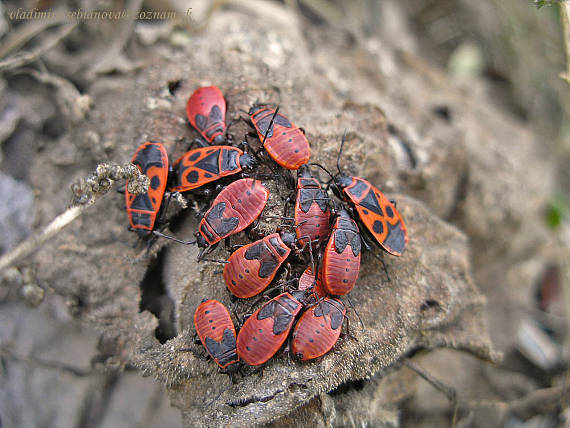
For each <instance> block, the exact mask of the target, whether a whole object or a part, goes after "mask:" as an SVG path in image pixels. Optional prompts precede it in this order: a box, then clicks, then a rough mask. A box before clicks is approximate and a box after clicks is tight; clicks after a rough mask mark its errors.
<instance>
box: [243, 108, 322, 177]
mask: <svg viewBox="0 0 570 428" xmlns="http://www.w3.org/2000/svg"><path fill="white" fill-rule="evenodd" d="M275 113H276V111H275V110H274V109H272V108H269V107H266V106H261V105H255V106H253V107H252V108H251V109H250V110H249V117H250V119H251V122H252V124H253V127H254V128H255V130H256V131H257V135H258V136H259V139H260V140H261V141H262V143H263V148H264V149H265V150H266V151H267V153H268V154H269V156H271V158H272V159H273V160H274V161H275V162H277V163H278V164H279V165H281V166H282V167H284V168H287V169H298V168H299V167H300V166H301V165H304V164H306V163H307V162H309V158H310V156H311V148H310V146H309V141H307V137H305V134H304V133H303V131H302V130H301V129H300V128H297V127H296V126H295V125H294V124H293V123H291V122H290V121H289V119H287V118H286V117H285V116H283V115H282V114H279V113H277V114H275ZM272 122H273V124H272V125H271V123H272Z"/></svg>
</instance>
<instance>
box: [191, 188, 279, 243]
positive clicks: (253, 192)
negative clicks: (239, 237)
mask: <svg viewBox="0 0 570 428" xmlns="http://www.w3.org/2000/svg"><path fill="white" fill-rule="evenodd" d="M268 198H269V190H267V188H265V186H264V185H263V184H262V183H261V182H260V181H257V180H254V179H253V178H242V179H240V180H237V181H234V182H233V183H231V184H230V185H229V186H228V187H226V188H225V189H223V190H222V191H221V192H220V193H219V194H218V196H216V198H215V199H214V201H213V202H212V205H211V206H210V209H209V210H208V211H206V214H204V217H203V218H202V221H200V225H199V227H198V232H196V238H197V243H198V246H199V247H200V248H206V247H208V246H210V247H211V246H213V245H214V244H217V243H218V242H220V241H221V240H222V239H224V238H226V237H228V236H230V235H233V234H235V233H238V232H241V231H242V230H244V229H245V228H246V227H248V226H249V225H250V224H251V223H253V221H254V220H255V219H256V218H257V217H259V215H260V214H261V212H262V211H263V209H264V208H265V204H266V203H267V199H268Z"/></svg>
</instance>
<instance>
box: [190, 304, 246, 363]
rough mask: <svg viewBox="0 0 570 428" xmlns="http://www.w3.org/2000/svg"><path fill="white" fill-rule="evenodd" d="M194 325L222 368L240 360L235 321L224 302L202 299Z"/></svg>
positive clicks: (195, 315)
mask: <svg viewBox="0 0 570 428" xmlns="http://www.w3.org/2000/svg"><path fill="white" fill-rule="evenodd" d="M194 326H195V327H196V333H197V334H198V337H199V338H200V341H201V342H202V345H204V348H206V351H208V353H209V354H210V356H211V357H212V358H213V359H214V361H215V362H216V364H218V365H219V366H220V367H221V368H222V369H225V368H226V367H228V366H229V365H230V364H234V363H237V362H238V361H239V357H238V354H237V350H236V330H235V327H234V323H233V322H232V319H231V317H230V314H229V312H228V310H227V309H226V307H225V306H224V305H223V304H222V303H220V302H218V301H217V300H208V299H204V300H202V303H200V305H199V306H198V307H197V308H196V312H195V313H194Z"/></svg>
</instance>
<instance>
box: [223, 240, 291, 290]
mask: <svg viewBox="0 0 570 428" xmlns="http://www.w3.org/2000/svg"><path fill="white" fill-rule="evenodd" d="M290 253H291V249H290V248H289V247H288V246H287V245H285V243H284V242H283V241H282V240H281V236H280V234H279V233H273V234H271V235H269V236H266V237H264V238H262V239H260V240H258V241H255V242H252V243H251V244H248V245H244V246H243V247H241V248H239V249H238V250H236V251H235V252H234V253H233V254H232V255H231V256H230V258H229V260H228V263H227V264H226V265H225V267H224V280H225V282H226V285H227V287H228V289H229V290H230V292H231V293H232V294H233V295H234V296H236V297H239V298H241V299H245V298H248V297H252V296H255V295H257V294H259V293H261V292H262V291H263V290H265V288H266V287H267V286H268V285H269V284H270V283H271V281H273V278H274V277H275V274H276V273H277V270H278V269H279V267H280V266H281V264H282V263H283V262H284V261H285V260H286V259H287V257H288V256H289V254H290Z"/></svg>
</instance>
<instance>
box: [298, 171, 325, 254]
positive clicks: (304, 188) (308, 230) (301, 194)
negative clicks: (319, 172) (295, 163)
mask: <svg viewBox="0 0 570 428" xmlns="http://www.w3.org/2000/svg"><path fill="white" fill-rule="evenodd" d="M330 215H331V211H330V208H329V204H328V196H327V194H326V192H325V191H324V190H323V189H322V188H321V185H320V183H319V181H318V180H317V179H315V178H314V177H313V176H312V174H311V171H310V170H309V168H308V167H307V166H305V165H303V166H301V167H300V168H299V171H298V178H297V198H296V202H295V225H296V233H297V239H298V240H299V243H300V244H301V245H305V244H306V242H305V241H304V239H303V238H305V239H306V237H309V238H310V240H311V242H313V243H314V244H315V243H316V244H317V245H318V244H319V243H320V242H323V241H325V240H326V239H327V238H328V235H329V231H330V224H329V223H330Z"/></svg>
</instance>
